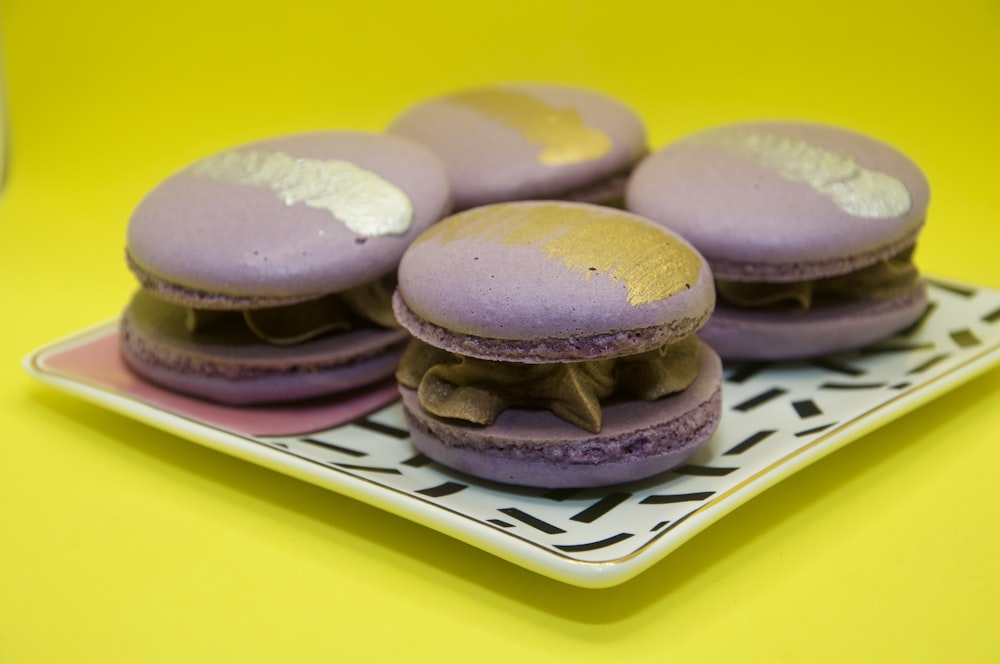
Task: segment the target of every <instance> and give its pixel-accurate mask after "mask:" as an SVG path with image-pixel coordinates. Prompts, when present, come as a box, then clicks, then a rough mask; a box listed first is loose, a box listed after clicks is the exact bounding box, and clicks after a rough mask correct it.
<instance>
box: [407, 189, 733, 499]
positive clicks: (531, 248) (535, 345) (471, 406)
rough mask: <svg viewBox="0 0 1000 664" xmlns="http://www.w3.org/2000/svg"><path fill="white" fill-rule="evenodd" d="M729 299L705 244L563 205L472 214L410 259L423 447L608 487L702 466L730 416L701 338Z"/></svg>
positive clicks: (450, 460)
mask: <svg viewBox="0 0 1000 664" xmlns="http://www.w3.org/2000/svg"><path fill="white" fill-rule="evenodd" d="M714 299H715V292H714V286H713V282H712V276H711V272H710V270H709V268H708V266H707V264H706V263H705V262H704V261H703V260H702V257H701V256H700V255H699V254H698V252H697V251H696V250H694V249H693V248H692V247H691V246H690V244H688V243H687V242H686V241H685V240H683V239H682V238H680V237H679V236H677V235H676V234H674V233H671V232H669V231H667V230H665V229H663V228H662V227H659V226H658V225H656V224H654V223H652V222H650V221H647V220H645V219H642V218H640V217H638V216H636V215H633V214H629V213H627V212H624V211H622V210H618V209H614V208H608V207H603V206H597V205H592V204H585V203H573V202H563V201H521V202H512V203H497V204H493V205H487V206H481V207H477V208H473V209H470V210H466V211H463V212H461V213H458V214H455V215H453V216H450V217H448V218H446V219H445V220H444V221H442V222H440V223H438V224H436V225H434V226H433V227H431V228H430V229H428V230H427V231H425V232H424V233H423V234H421V236H420V237H419V238H417V240H416V241H415V242H414V243H413V244H412V245H411V246H410V248H409V249H407V251H406V253H405V254H404V255H403V258H402V260H401V262H400V266H399V280H398V285H397V288H396V292H395V295H394V297H393V308H394V311H395V313H396V317H397V319H398V320H399V321H400V323H401V324H402V325H403V326H404V327H405V328H406V329H407V330H409V331H410V333H411V334H412V335H413V340H411V342H410V344H409V346H408V348H407V351H406V354H405V355H404V357H403V360H402V362H401V364H400V368H399V370H398V371H397V373H396V376H397V379H398V381H399V383H400V392H401V395H402V404H403V409H404V414H405V417H406V419H407V422H408V425H409V428H410V434H411V437H412V440H413V443H414V445H415V446H416V447H417V448H418V449H419V450H420V451H422V452H423V453H424V454H426V455H427V456H428V457H430V458H431V459H434V460H436V461H438V462H439V463H441V464H443V465H445V466H448V467H451V468H453V469H457V470H459V471H462V472H464V473H468V474H470V475H473V476H476V477H480V478H484V479H487V480H492V481H496V482H501V483H505V484H515V485H523V486H534V487H546V488H555V487H586V486H602V485H608V484H615V483H619V482H627V481H632V480H638V479H642V478H645V477H650V476H652V475H655V474H657V473H661V472H663V471H666V470H668V469H670V468H672V467H674V466H677V465H678V464H680V463H683V462H684V461H685V460H687V459H688V458H689V457H690V456H691V455H692V454H694V452H696V451H697V450H698V449H699V448H701V447H702V446H703V445H704V444H705V443H706V442H707V441H708V440H709V439H710V437H711V435H712V433H713V432H714V430H715V428H716V426H717V424H718V420H719V416H720V403H721V402H720V399H721V393H720V385H721V371H722V369H721V362H720V360H719V358H718V356H717V355H716V353H714V352H713V351H712V350H711V349H710V348H709V347H708V346H707V345H705V344H704V343H702V342H701V341H699V339H698V337H697V335H696V332H697V330H698V329H699V328H700V327H701V326H702V325H703V324H704V322H705V321H706V320H707V319H708V317H709V315H710V314H711V312H712V307H713V303H714Z"/></svg>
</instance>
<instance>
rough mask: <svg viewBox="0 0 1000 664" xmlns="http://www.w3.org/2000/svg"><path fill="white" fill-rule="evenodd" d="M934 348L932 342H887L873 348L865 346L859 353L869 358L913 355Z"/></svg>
mask: <svg viewBox="0 0 1000 664" xmlns="http://www.w3.org/2000/svg"><path fill="white" fill-rule="evenodd" d="M933 348H934V342H932V341H925V342H916V343H908V342H900V341H887V342H884V343H881V344H876V345H874V346H866V347H865V348H862V349H861V350H860V351H858V352H859V353H861V355H866V356H871V355H887V354H889V353H913V352H916V351H920V350H931V349H933Z"/></svg>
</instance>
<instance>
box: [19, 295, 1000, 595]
mask: <svg viewBox="0 0 1000 664" xmlns="http://www.w3.org/2000/svg"><path fill="white" fill-rule="evenodd" d="M930 295H931V301H932V306H931V308H930V309H929V311H928V314H927V316H926V317H925V318H924V319H923V321H922V322H921V323H920V324H919V325H917V326H915V327H914V328H913V329H911V330H909V331H907V332H906V333H904V334H900V335H897V336H896V337H893V338H892V339H888V340H886V341H885V342H882V343H879V344H877V345H875V346H872V347H869V348H865V349H862V350H860V351H857V352H851V353H844V354H839V355H835V356H829V357H825V358H822V359H820V360H816V361H809V362H796V363H766V364H762V363H744V364H731V365H727V366H726V371H725V384H724V387H723V417H722V423H721V425H720V426H719V429H718V431H717V432H716V434H715V435H714V437H713V438H712V440H711V442H710V444H709V445H708V446H707V448H706V449H704V450H702V451H701V452H699V454H698V455H697V456H696V457H695V458H693V459H692V460H691V461H690V462H689V463H688V464H687V465H685V466H683V467H681V468H678V469H676V470H675V471H672V472H668V473H664V474H663V475H660V476H657V477H655V478H652V479H650V480H646V481H642V482H636V483H631V484H623V485H617V486H613V487H607V488H602V489H586V490H574V491H570V490H557V491H543V490H532V489H515V488H511V487H506V486H503V485H499V484H493V483H489V482H483V481H480V480H476V479H474V478H470V477H467V476H464V475H462V474H460V473H456V472H453V471H451V470H449V469H447V468H443V467H441V466H439V465H438V464H436V463H434V462H431V461H429V460H428V459H426V458H425V457H423V456H422V455H420V454H419V453H417V452H416V451H415V450H414V448H413V447H412V445H411V443H410V441H409V437H408V435H407V432H406V428H405V425H404V423H403V416H402V411H401V409H400V407H399V404H398V402H397V401H395V400H394V399H393V388H392V386H391V385H386V386H383V388H382V389H380V390H376V391H375V392H374V393H373V394H371V395H366V396H362V397H360V398H358V399H355V400H353V401H351V402H349V403H347V404H345V403H343V402H340V403H327V404H323V403H320V404H311V405H309V406H308V407H301V408H300V407H291V408H283V409H266V408H265V409H254V410H253V411H252V412H248V411H247V410H245V409H244V410H241V409H230V408H224V407H220V406H211V405H206V404H204V403H202V402H198V401H197V400H193V399H187V398H185V397H180V396H177V395H172V394H169V393H165V392H162V391H160V390H158V389H157V388H155V387H153V386H150V385H148V384H144V383H142V382H141V381H138V379H136V378H135V377H134V376H132V375H131V374H129V373H128V371H127V370H126V369H125V368H124V367H123V366H121V364H120V361H119V360H118V358H117V353H116V343H117V337H116V331H115V325H114V323H113V322H112V323H105V324H102V325H99V326H96V327H94V328H91V329H88V330H84V331H81V332H79V333H77V334H75V335H72V336H70V337H67V338H65V339H61V340H58V341H56V342H53V343H52V344H49V345H47V346H45V347H43V348H41V349H39V350H37V351H35V352H33V353H31V354H30V355H29V356H28V357H27V358H26V359H25V367H26V369H27V370H28V371H29V373H31V374H32V375H34V376H35V377H37V378H38V379H40V380H42V381H44V382H46V383H48V384H50V385H52V386H53V387H55V388H57V389H60V390H63V391H66V392H69V393H72V394H74V395H76V396H79V397H82V398H84V399H87V400H89V401H91V402H93V403H95V404H97V405H99V406H102V407H105V408H109V409H111V410H114V411H117V412H119V413H122V414H124V415H126V416H129V417H133V418H136V419H138V420H141V421H144V422H147V423H149V424H150V425H152V426H156V427H159V428H162V429H165V430H167V431H170V432H173V433H175V434H177V435H179V436H181V437H183V438H187V439H189V440H192V441H194V442H197V443H201V444H203V445H206V446H208V447H211V448H214V449H217V450H220V451H223V452H226V453H229V454H232V455H234V456H237V457H239V458H242V459H245V460H248V461H251V462H253V463H257V464H259V465H261V466H264V467H267V468H271V469H273V470H276V471H279V472H282V473H286V474H288V475H291V476H293V477H297V478H299V479H302V480H305V481H309V482H312V483H315V484H317V485H319V486H322V487H325V488H327V489H330V490H332V491H337V492H339V493H342V494H345V495H348V496H351V497H353V498H356V499H358V500H362V501H364V502H367V503H369V504H371V505H374V506H376V507H379V508H382V509H385V510H387V511H390V512H392V513H394V514H397V515H400V516H402V517H405V518H408V519H412V520H413V521H416V522H418V523H421V524H423V525H425V526H428V527H430V528H433V529H435V530H438V531H440V532H442V533H445V534H447V535H450V536H452V537H455V538H457V539H460V540H462V541H465V542H467V543H469V544H471V545H473V546H476V547H479V548H481V549H483V550H486V551H488V552H490V553H492V554H495V555H497V556H499V557H501V558H503V559H506V560H508V561H510V562H512V563H514V564H517V565H521V566H523V567H525V568H528V569H531V570H533V571H535V572H538V573H540V574H544V575H546V576H549V577H551V578H554V579H557V580H559V581H563V582H566V583H570V584H573V585H578V586H583V587H592V588H598V587H608V586H613V585H616V584H618V583H622V582H623V581H626V580H628V579H630V578H632V577H634V576H636V575H637V574H639V573H641V572H642V571H643V570H645V569H647V568H649V567H650V566H651V565H653V564H655V563H657V562H659V561H661V560H662V559H663V558H664V557H666V556H667V555H668V554H669V553H670V552H671V551H673V550H674V549H676V548H677V547H678V546H680V544H681V543H683V542H684V541H686V540H687V539H689V538H690V537H692V536H693V535H695V534H696V533H698V532H699V531H701V530H702V529H704V528H706V527H707V526H709V525H710V524H712V523H713V522H715V521H717V520H718V519H719V518H720V517H721V516H723V515H724V514H726V513H727V512H729V511H730V510H732V509H733V508H735V507H736V506H738V505H740V504H742V503H744V502H746V501H747V500H749V499H750V498H752V497H753V496H755V495H757V494H759V493H761V492H762V491H764V490H766V489H767V488H768V487H770V486H773V485H774V484H775V483H776V482H778V481H779V480H781V479H782V478H784V477H787V476H788V475H790V474H792V473H794V472H796V471H797V470H799V469H801V468H803V467H805V466H807V465H808V464H810V463H812V462H813V461H815V460H817V459H819V458H820V457H822V456H824V455H825V454H828V453H830V452H831V451H833V450H835V449H837V448H840V447H842V446H844V445H846V444H847V443H849V442H851V441H852V440H855V439H856V438H858V437H859V436H861V435H862V434H864V433H866V432H868V431H871V430H873V429H875V428H877V427H879V426H881V425H883V424H885V423H886V422H889V421H891V420H893V419H895V418H896V417H898V416H900V415H902V414H904V413H906V412H908V411H910V410H912V409H913V408H916V407H918V406H919V405H921V404H922V403H926V402H927V401H928V400H930V399H933V398H935V397H936V396H938V395H940V394H942V393H943V392H945V391H947V390H949V389H951V388H953V387H955V386H956V385H959V384H961V383H962V382H965V381H966V380H968V379H970V378H971V377H973V376H975V375H977V374H979V373H982V372H983V371H985V370H987V369H988V368H990V367H992V366H994V365H996V364H997V363H998V362H1000V292H998V291H995V290H992V289H988V288H984V287H979V286H974V285H969V284H964V283H960V282H953V281H943V280H939V279H934V280H933V281H932V284H931V289H930Z"/></svg>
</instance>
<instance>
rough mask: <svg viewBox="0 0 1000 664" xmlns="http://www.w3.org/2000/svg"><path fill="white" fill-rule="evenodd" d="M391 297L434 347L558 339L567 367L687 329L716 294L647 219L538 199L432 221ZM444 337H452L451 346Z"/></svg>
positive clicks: (676, 240) (703, 270)
mask: <svg viewBox="0 0 1000 664" xmlns="http://www.w3.org/2000/svg"><path fill="white" fill-rule="evenodd" d="M396 300H397V301H396V304H397V317H399V318H400V322H401V323H402V324H403V325H404V326H407V327H408V328H409V329H410V331H411V333H413V334H414V336H417V337H419V338H422V339H423V340H424V341H426V342H427V343H430V344H431V345H435V346H437V347H439V348H445V349H447V350H455V351H456V352H463V353H464V354H469V355H473V356H477V355H476V354H475V353H473V352H467V350H462V351H459V350H457V349H458V348H463V347H464V345H467V344H466V341H467V339H463V337H472V338H477V339H492V340H510V341H513V342H525V343H527V344H533V345H535V346H538V345H540V344H541V345H545V342H547V341H553V340H558V341H559V342H560V343H558V344H555V345H556V346H558V347H561V348H564V349H569V355H568V356H566V357H565V359H566V360H567V361H569V360H572V359H579V358H580V357H599V356H615V355H623V354H630V353H638V352H642V351H643V350H648V349H649V348H644V347H643V346H644V344H645V342H644V341H643V339H642V337H643V336H644V335H645V333H644V332H637V331H642V330H647V331H648V330H653V331H655V333H654V334H651V335H645V336H649V337H650V338H655V340H656V341H655V343H656V344H657V345H662V344H663V343H665V342H667V341H669V340H670V339H675V340H676V339H677V338H680V337H683V336H686V335H688V334H690V333H693V332H694V331H695V330H696V329H697V328H698V327H700V326H701V325H702V324H703V323H704V322H705V320H706V319H707V318H708V316H709V315H710V313H711V311H712V309H713V307H714V303H715V289H714V285H713V281H712V276H711V272H710V271H709V269H708V267H707V265H706V264H705V263H704V261H703V260H702V258H701V256H700V255H699V254H698V253H697V252H696V251H695V250H694V249H693V248H692V247H691V246H690V245H689V244H688V243H687V242H686V241H684V240H683V239H681V238H680V237H678V236H677V235H675V234H673V233H671V232H669V231H666V230H665V229H663V228H660V227H659V226H657V225H656V224H654V223H652V222H650V221H648V220H645V219H642V218H640V217H638V216H636V215H633V214H629V213H626V212H622V211H620V210H615V209H611V208H606V207H601V206H596V205H589V204H584V203H567V202H554V201H539V202H515V203H500V204H496V205H490V206H483V207H479V208H474V209H472V210H467V211H465V212H462V213H459V214H456V215H453V216H451V217H449V218H447V219H445V220H444V221H442V222H440V223H438V224H436V225H435V226H433V227H432V228H431V229H429V230H428V231H426V232H425V233H424V234H423V235H421V236H420V237H419V238H418V239H417V240H416V241H415V242H414V244H413V245H412V246H411V247H410V249H409V250H408V251H407V252H406V254H405V255H404V256H403V259H402V261H401V262H400V267H399V284H398V287H397V291H396ZM400 304H402V305H404V306H402V307H400V306H399V305H400ZM401 309H403V310H404V311H401ZM401 313H402V316H401V315H400V314H401ZM424 324H426V325H427V326H428V327H430V328H434V329H433V330H431V331H429V330H428V329H427V327H425V326H424ZM442 331H443V332H442ZM441 334H446V336H452V337H455V340H454V345H455V348H450V347H449V344H451V342H447V341H446V342H445V343H442V339H441ZM609 335H610V336H615V335H617V337H616V338H615V339H614V340H613V343H612V340H611V339H608V340H606V341H608V345H607V346H606V347H600V348H596V349H595V348H589V347H587V346H588V344H589V345H593V344H590V342H589V340H592V339H593V338H594V337H602V336H604V337H607V336H609ZM577 342H579V344H577ZM576 345H579V346H580V348H577V349H575V350H574V349H573V347H574V346H576ZM519 352H520V351H519V350H518V348H517V343H515V344H513V346H512V350H511V355H512V356H511V357H508V358H503V359H521V358H519V357H518V353H519ZM560 352H561V351H560ZM574 352H578V353H579V354H578V355H576V356H575V357H571V356H572V355H573V353H574ZM490 354H491V352H484V353H482V354H479V355H478V356H480V357H485V358H486V359H494V358H493V357H490ZM556 355H557V356H558V355H559V353H558V352H557V353H556ZM556 359H558V358H556ZM522 361H538V360H532V359H522Z"/></svg>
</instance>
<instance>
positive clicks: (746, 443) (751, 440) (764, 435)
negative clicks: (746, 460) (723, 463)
mask: <svg viewBox="0 0 1000 664" xmlns="http://www.w3.org/2000/svg"><path fill="white" fill-rule="evenodd" d="M776 433H778V430H777V429H763V430H761V431H758V432H757V433H755V434H752V435H750V436H748V437H746V438H744V439H743V440H741V441H740V442H739V443H737V444H736V445H733V446H732V447H730V448H729V449H728V450H726V451H725V452H723V453H722V454H723V455H725V456H732V455H734V454H743V453H744V452H746V451H747V450H749V449H750V448H752V447H753V446H754V445H756V444H757V443H759V442H761V441H764V440H767V439H768V438H770V437H771V436H773V435H774V434H776Z"/></svg>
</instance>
